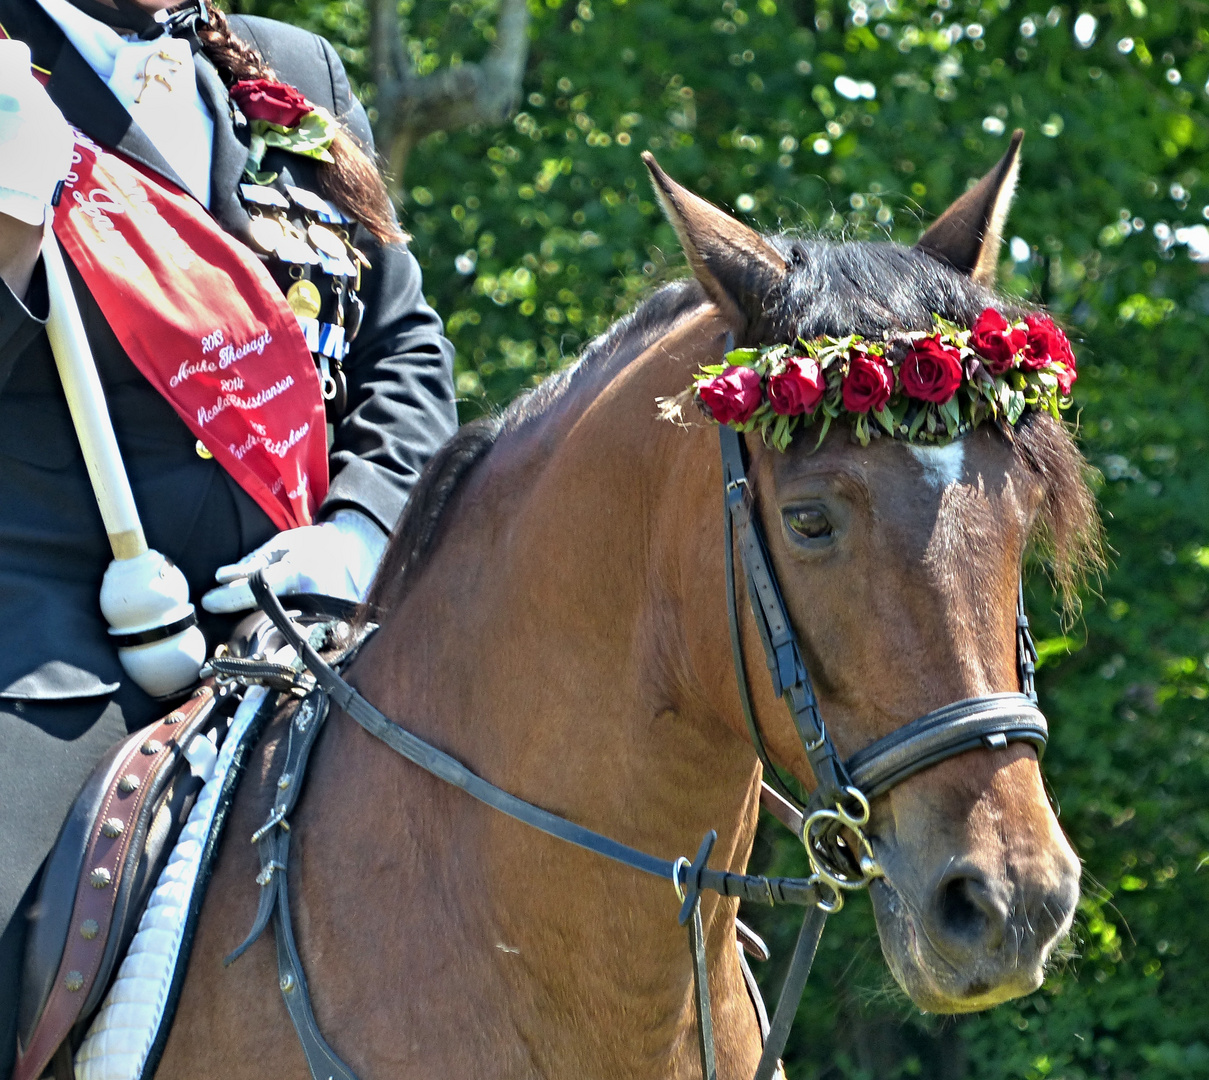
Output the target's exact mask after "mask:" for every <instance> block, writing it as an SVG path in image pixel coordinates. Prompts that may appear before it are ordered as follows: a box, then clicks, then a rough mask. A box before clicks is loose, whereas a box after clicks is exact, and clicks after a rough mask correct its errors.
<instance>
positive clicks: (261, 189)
mask: <svg viewBox="0 0 1209 1080" xmlns="http://www.w3.org/2000/svg"><path fill="white" fill-rule="evenodd" d="M239 192H240V194H241V195H242V196H243V200H244V202H246V203H254V204H255V205H257V206H271V207H274V208H275V209H278V210H288V209H289V208H290V203H289V200H288V199H287V198H286V197H285V196H284V195H282V194H281V192H280V191H278V190H277V189H276V188H271V187H265V186H264V185H263V184H240V185H239Z"/></svg>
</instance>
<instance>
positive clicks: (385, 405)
mask: <svg viewBox="0 0 1209 1080" xmlns="http://www.w3.org/2000/svg"><path fill="white" fill-rule="evenodd" d="M357 239H358V247H360V248H361V250H363V251H365V252H366V255H367V256H368V258H369V260H370V262H371V263H373V270H372V271H367V272H366V273H365V274H364V275H363V279H362V292H361V298H362V300H363V301H364V302H365V318H364V321H363V323H362V326H361V330H360V333H358V335H357V337H356V340H355V341H354V342H353V344H352V347H351V348H350V350H349V354H348V357H347V358H346V359H345V362H344V367H345V372H346V375H347V379H348V408H347V411H346V412H345V415H344V417H343V419H342V420H341V421H340V423H339V425H338V426H337V427H336V431H335V440H334V442H333V443H332V447H331V455H330V463H331V478H332V479H331V487H330V489H329V490H328V495H327V498H326V499H325V500H324V503H323V506H322V507H321V508H320V517H330V516H331V514H332V513H334V512H335V511H336V510H338V509H341V508H342V507H352V508H353V509H357V510H362V511H364V512H365V513H367V514H368V515H369V516H370V517H372V518H373V519H374V520H375V521H377V522H378V523H379V524H380V525H381V526H382V527H383V528H385V529H386V530H387V531H390V530H391V529H392V528H393V527H394V524H395V521H396V519H397V518H398V516H399V514H400V512H401V511H402V509H403V504H404V503H405V502H406V501H407V496H408V495H409V494H410V492H411V489H412V487H413V486H414V485H415V482H416V480H417V479H418V478H419V475H420V472H421V471H422V470H423V468H424V465H425V463H426V462H427V461H428V459H429V458H430V457H431V456H432V455H433V454H434V453H435V452H436V451H437V449H438V448H439V447H440V446H441V444H442V443H443V442H444V441H445V440H446V439H448V438H449V436H450V435H452V434H453V432H454V430H455V429H456V427H457V409H456V407H455V405H454V398H453V346H452V345H451V344H450V343H449V341H448V340H447V339H446V338H445V335H444V333H443V332H442V327H441V320H440V318H438V316H437V313H436V312H435V311H433V310H432V308H431V307H429V306H428V304H427V303H426V302H425V300H424V294H423V291H422V283H421V279H420V267H419V264H418V263H417V262H416V260H415V258H414V257H413V256H412V254H411V252H409V251H408V250H407V249H406V248H405V247H404V246H403V245H402V244H393V245H391V246H390V247H389V248H383V247H381V246H380V245H375V244H372V243H371V242H370V240H369V236H368V234H366V233H364V231H363V230H358V236H357Z"/></svg>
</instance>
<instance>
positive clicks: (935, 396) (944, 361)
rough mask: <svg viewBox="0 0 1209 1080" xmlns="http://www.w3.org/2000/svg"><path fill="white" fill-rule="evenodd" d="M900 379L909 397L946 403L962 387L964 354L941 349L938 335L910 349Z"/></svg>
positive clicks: (944, 346)
mask: <svg viewBox="0 0 1209 1080" xmlns="http://www.w3.org/2000/svg"><path fill="white" fill-rule="evenodd" d="M898 378H899V381H900V382H901V383H902V387H903V390H904V391H906V393H907V395H908V396H909V397H913V398H918V399H919V400H920V401H935V402H937V403H943V402H945V401H948V400H949V398H951V397H952V396H953V395H954V394H955V393H957V388H958V387H959V386H960V385H961V379H962V370H961V353H960V352H958V351H957V350H956V349H954V348H953V347H952V346H950V345H942V344H941V341H940V337H939V335H933V336H932V337H927V338H923V339H921V340H920V341H916V342H914V343H913V344H912V345H911V348H910V349H909V350H908V352H907V355H906V356H905V357H904V358H903V366H902V367H901V368H900V369H899V372H898Z"/></svg>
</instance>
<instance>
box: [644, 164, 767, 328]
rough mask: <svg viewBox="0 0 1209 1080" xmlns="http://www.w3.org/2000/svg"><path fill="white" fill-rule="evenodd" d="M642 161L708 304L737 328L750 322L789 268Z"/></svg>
mask: <svg viewBox="0 0 1209 1080" xmlns="http://www.w3.org/2000/svg"><path fill="white" fill-rule="evenodd" d="M642 160H643V161H644V162H645V163H646V167H647V168H648V169H649V170H650V173H651V182H652V184H653V185H654V188H655V194H656V195H657V196H658V197H659V202H660V203H661V204H662V205H663V212H664V214H665V215H666V216H667V219H668V221H670V222H671V224H672V227H673V228H674V229H675V230H676V234H677V235H678V236H679V237H680V246H681V247H683V248H684V254H685V255H686V256H687V257H688V262H689V266H691V267H692V270H693V274H694V275H695V276H696V278H697V280H698V281H699V282H701V284H702V285H703V286H704V287H705V291H706V292H707V293H709V296H710V299H711V300H713V301H714V302H715V303H716V304H718V306H719V307H721V308H722V309H723V311H724V312H726V313H727V314H728V315H729V316H730V317H732V318H734V319H736V321H738V322H740V323H741V324H744V325H746V324H748V323H750V322H752V321H754V320H755V319H756V318H758V317H759V316H760V314H761V313H762V311H763V308H764V304H765V301H766V298H767V296H768V293H769V291H770V290H771V289H772V288H773V287H774V286H776V285H777V284H778V283H779V282H780V281H781V280H782V279H783V278H784V277H785V274H786V271H787V270H788V269H789V264H788V263H787V262H786V261H785V259H784V257H783V256H782V255H781V253H780V252H779V251H777V249H776V248H774V247H773V246H772V245H771V244H770V243H768V241H767V240H765V239H764V237H762V236H761V235H760V234H759V233H758V232H756V231H755V230H754V229H750V228H748V227H747V226H746V225H744V224H743V223H742V222H741V221H736V220H735V219H734V218H733V217H731V216H730V215H729V214H727V213H726V212H725V211H723V210H719V209H718V207H716V206H714V204H713V203H710V202H706V201H705V200H704V199H703V198H701V197H700V196H699V195H694V194H693V193H692V192H691V191H689V190H688V188H686V187H682V186H681V185H680V184H677V183H676V181H675V180H673V179H672V178H671V177H670V176H668V174H667V173H665V172H664V171H663V170H662V169H661V168H660V167H659V163H658V162H657V161H656V160H655V156H654V155H653V154H652V153H651V152H650V151H644V152H643V154H642Z"/></svg>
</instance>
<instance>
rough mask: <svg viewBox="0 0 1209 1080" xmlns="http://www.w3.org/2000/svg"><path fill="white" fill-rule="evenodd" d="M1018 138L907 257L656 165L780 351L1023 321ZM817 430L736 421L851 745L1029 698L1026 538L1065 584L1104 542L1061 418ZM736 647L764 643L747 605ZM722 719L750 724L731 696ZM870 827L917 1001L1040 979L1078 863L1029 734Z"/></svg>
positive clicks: (723, 278) (728, 305)
mask: <svg viewBox="0 0 1209 1080" xmlns="http://www.w3.org/2000/svg"><path fill="white" fill-rule="evenodd" d="M1019 143H1020V136H1019V134H1017V136H1016V137H1014V138H1013V140H1012V144H1011V147H1010V149H1009V150H1008V152H1007V154H1006V155H1005V156H1004V158H1003V159H1002V160H1001V161H1000V162H999V164H998V165H997V166H996V167H995V168H994V169H993V170H992V171H991V172H990V173H989V174H988V175H987V176H986V177H984V178H983V179H982V180H981V182H980V183H978V184H977V185H976V186H974V187H972V188H971V189H970V190H969V191H968V192H967V193H966V194H965V195H963V196H962V197H961V198H960V199H958V201H957V202H956V203H955V204H954V205H953V206H952V207H951V208H950V209H949V210H948V211H947V212H946V213H945V214H944V215H943V216H942V217H941V218H940V219H939V220H938V221H937V222H936V223H935V224H934V225H933V226H932V227H931V228H930V229H928V231H927V232H926V233H925V234H924V236H923V238H922V239H921V240H920V241H919V243H918V244H917V245H916V246H915V247H914V248H911V249H908V248H904V247H900V246H897V245H893V244H889V243H877V244H874V243H860V242H848V243H842V244H841V243H832V242H828V241H824V240H818V239H814V240H808V239H801V238H795V237H793V236H789V235H776V236H764V235H761V234H759V233H757V232H755V231H754V230H752V229H750V228H748V227H747V226H746V225H744V224H742V223H741V222H739V221H737V220H735V219H734V218H732V217H730V216H729V215H727V214H726V213H724V212H723V211H721V210H720V209H718V208H717V207H714V206H712V205H711V204H709V203H707V202H705V201H704V200H702V199H700V198H699V197H697V196H696V195H694V194H692V193H691V192H689V191H687V190H686V189H685V188H683V187H681V186H680V185H679V184H677V183H676V182H675V181H673V180H672V179H671V178H670V177H668V176H667V174H665V173H664V172H663V171H662V170H661V169H660V168H659V166H658V165H657V164H656V163H655V161H654V159H653V158H651V157H650V156H649V155H647V164H648V166H649V168H650V170H651V173H652V177H653V180H654V186H655V190H656V192H657V194H658V195H659V197H660V199H661V201H662V203H663V206H664V210H665V213H666V214H667V216H668V218H669V220H670V221H671V223H672V224H673V226H674V227H675V229H676V231H677V233H678V235H679V237H680V240H681V243H682V246H683V248H684V250H685V252H686V254H687V257H688V261H689V264H690V266H691V268H692V271H693V274H694V276H695V278H696V279H697V281H698V282H700V284H701V286H702V287H703V288H704V290H705V291H706V293H707V294H708V296H709V297H710V298H711V299H712V300H713V301H714V303H715V304H716V305H717V307H718V308H719V309H720V311H721V312H722V316H723V319H724V320H725V322H726V324H727V325H728V326H729V327H730V328H731V332H732V333H733V335H734V339H735V341H736V342H737V343H738V344H740V345H744V344H746V345H757V344H758V345H770V344H774V343H782V342H784V343H795V342H798V341H799V340H801V341H806V340H810V339H812V338H816V337H818V336H820V335H830V336H837V337H838V336H843V335H847V334H850V333H859V334H862V335H865V336H868V337H873V338H876V337H879V336H881V335H883V334H885V333H886V332H891V331H899V332H901V331H913V330H927V329H930V328H931V325H932V316H933V315H934V314H935V315H940V316H941V317H943V318H945V319H947V320H951V321H952V322H955V323H957V324H958V325H961V326H966V327H969V326H971V325H972V323H973V321H974V319H975V318H976V317H977V315H978V314H979V312H981V311H982V310H983V309H985V308H986V307H989V306H994V307H996V308H997V309H999V310H1000V311H1008V312H1012V313H1016V314H1019V313H1021V308H1020V306H1019V305H1017V304H1014V303H1013V302H1011V301H1008V300H1006V299H1004V298H1003V297H1001V296H997V295H996V294H995V293H994V292H993V283H994V276H995V267H996V263H997V261H998V251H999V245H1000V241H1001V232H1002V226H1003V222H1004V219H1005V218H1006V215H1007V211H1008V206H1009V204H1010V202H1011V199H1012V195H1013V190H1014V187H1015V181H1016V174H1017V169H1018V148H1019ZM709 359H716V355H715V356H714V357H710V358H709ZM816 442H817V435H816V434H815V433H812V431H811V430H810V429H809V428H807V430H805V431H799V433H798V435H797V436H796V437H795V438H794V440H793V442H792V443H791V444H790V446H789V448H788V449H787V450H786V451H784V452H781V451H778V450H775V449H772V448H770V447H769V446H767V445H765V443H764V442H763V441H762V440H761V439H760V437H759V436H758V435H757V434H754V433H749V434H748V435H747V436H746V444H747V452H748V454H749V455H750V468H749V475H750V477H751V486H752V489H753V492H754V496H755V499H756V503H757V508H758V513H759V517H760V518H761V520H762V523H763V529H764V535H765V536H766V537H767V544H768V546H769V549H770V555H771V559H772V562H773V564H774V566H775V572H776V576H777V578H778V579H779V584H780V589H781V591H782V593H783V595H784V600H785V603H786V606H787V607H788V610H789V613H790V616H791V619H792V622H793V623H794V626H795V628H796V630H797V633H798V637H799V640H800V642H801V647H802V652H803V654H804V658H805V660H806V666H807V667H808V669H809V671H810V674H811V675H812V677H813V681H814V686H815V688H816V691H817V695H818V700H819V704H820V709H821V715H822V716H823V717H824V718H825V721H826V724H827V726H828V728H829V730H830V732H831V734H832V737H833V738H834V741H835V743H836V745H837V747H838V749H839V750H840V752H841V753H842V755H843V756H844V757H848V756H849V755H851V754H853V753H854V752H856V751H859V750H861V749H862V748H864V747H866V746H868V745H869V744H871V743H873V742H874V741H875V740H877V739H878V738H880V737H883V736H885V735H887V734H889V733H890V732H892V731H895V730H896V729H898V728H901V727H902V726H903V725H904V724H906V723H908V722H909V721H911V720H913V719H914V718H916V717H920V716H923V715H924V714H926V713H929V712H931V711H932V710H936V709H938V708H941V707H943V706H945V705H948V704H950V703H954V702H958V701H963V700H966V699H972V698H978V697H981V696H983V695H988V694H993V693H996V692H1002V691H1017V690H1020V689H1021V686H1020V682H1019V679H1020V676H1019V673H1018V668H1017V588H1018V578H1019V574H1020V567H1021V562H1022V559H1023V557H1024V555H1025V552H1026V549H1027V547H1028V545H1029V543H1030V541H1031V540H1033V539H1034V538H1038V537H1039V538H1041V539H1042V540H1043V542H1045V543H1047V544H1048V546H1049V554H1050V556H1051V558H1052V563H1053V566H1054V568H1055V570H1056V573H1057V576H1058V578H1059V580H1060V582H1061V583H1062V584H1063V585H1065V586H1069V585H1070V584H1071V575H1072V574H1074V573H1076V572H1077V570H1078V566H1079V564H1080V562H1081V560H1083V559H1085V558H1086V557H1087V556H1088V554H1089V552H1094V542H1095V537H1096V532H1097V526H1096V523H1095V517H1094V510H1093V507H1092V503H1091V498H1090V496H1089V494H1088V491H1087V489H1086V487H1085V485H1084V483H1083V480H1082V478H1081V458H1080V456H1079V454H1078V451H1077V450H1076V449H1075V447H1074V445H1073V443H1072V441H1071V439H1070V437H1069V434H1068V433H1067V432H1066V430H1065V429H1064V428H1063V427H1062V426H1061V424H1060V423H1059V422H1058V421H1056V420H1054V419H1053V418H1052V417H1050V416H1047V415H1041V414H1039V413H1031V414H1026V415H1025V416H1024V417H1023V418H1022V419H1021V420H1020V422H1019V423H1018V424H1017V425H1015V427H1014V428H1013V427H1010V426H1008V425H1006V424H1003V425H1001V426H998V427H996V426H992V425H986V426H983V427H980V428H976V429H974V430H973V431H971V432H969V433H967V434H965V435H964V436H962V437H960V438H958V439H955V440H953V441H951V442H949V443H947V445H941V446H920V445H914V444H910V443H906V442H904V441H898V440H896V439H892V438H889V437H882V438H877V439H874V440H872V441H871V442H870V443H869V445H867V446H862V445H861V444H860V443H859V442H858V441H857V440H856V439H854V438H853V437H852V432H851V430H850V429H848V428H847V427H846V426H845V425H843V424H841V425H840V427H839V429H838V430H837V429H833V430H831V431H830V433H828V434H827V435H826V437H825V438H823V439H822V440H821V442H818V443H817V445H816ZM1093 557H1094V555H1093ZM748 614H750V613H748ZM744 647H745V648H744V651H745V652H746V653H747V655H748V656H749V657H758V656H759V655H760V642H759V639H758V638H757V636H756V633H755V630H754V626H753V625H751V620H750V618H749V619H748V625H747V627H746V632H745V634H744ZM752 682H753V686H754V688H755V690H756V693H755V697H756V702H755V704H756V709H755V713H756V717H757V721H758V725H759V728H760V730H762V732H763V735H764V738H765V740H766V742H767V746H768V749H769V752H770V754H771V757H772V759H773V761H774V762H775V763H777V764H779V765H781V766H783V767H784V768H786V769H788V770H789V771H790V773H791V774H792V775H793V776H794V777H796V779H797V780H798V781H800V782H801V783H802V784H803V785H805V786H806V787H807V788H812V787H813V786H814V783H815V778H814V776H813V775H812V771H811V768H810V764H809V762H808V761H807V755H806V752H805V750H804V748H803V746H802V743H801V741H800V740H799V738H798V734H797V732H796V731H795V729H794V727H793V725H792V724H791V723H790V721H789V718H788V716H787V714H786V711H785V709H784V708H782V707H780V706H779V705H778V703H777V702H776V700H775V699H774V698H773V696H772V694H771V692H769V691H768V687H767V684H768V680H767V679H766V678H764V677H763V675H762V673H758V674H753V675H752ZM728 715H729V716H730V717H731V718H732V720H733V723H734V726H735V730H736V732H738V733H739V734H741V735H745V732H744V729H743V724H742V720H741V719H740V718H739V717H738V711H737V710H734V709H731V710H729V712H728ZM866 832H867V835H868V837H869V840H870V841H871V844H872V848H873V852H874V854H875V856H876V860H877V862H878V863H879V864H880V868H881V870H882V871H883V873H882V876H880V877H877V878H876V879H875V880H874V881H873V882H872V886H871V890H872V896H873V901H874V906H875V911H876V915H877V925H878V930H879V934H880V936H881V941H882V948H883V952H884V954H885V956H886V959H887V962H888V964H889V966H890V968H891V970H892V972H893V973H894V975H895V977H896V979H897V980H898V982H899V983H900V985H901V986H902V987H903V989H904V990H906V991H907V992H908V994H910V996H911V998H912V999H913V1000H914V1002H915V1003H916V1004H917V1005H918V1006H920V1007H921V1008H923V1009H925V1010H930V1011H934V1012H945V1013H956V1012H966V1011H971V1010H976V1009H982V1008H986V1007H988V1006H990V1005H994V1004H996V1003H998V1002H1001V1001H1004V1000H1007V999H1009V998H1012V997H1016V996H1019V995H1021V994H1026V993H1029V992H1031V991H1033V990H1035V989H1036V988H1037V987H1038V986H1039V985H1040V984H1041V981H1042V978H1043V972H1044V968H1045V964H1046V962H1047V959H1048V958H1049V957H1050V955H1051V954H1052V953H1053V950H1054V948H1055V946H1056V945H1057V943H1058V942H1059V941H1060V940H1061V939H1062V938H1063V936H1064V935H1065V934H1066V932H1067V930H1068V928H1069V926H1070V924H1071V920H1072V917H1073V914H1074V910H1075V905H1076V902H1077V899H1078V895H1079V885H1078V883H1079V874H1080V867H1079V862H1078V859H1077V858H1076V856H1075V853H1074V851H1073V850H1072V848H1071V845H1070V843H1069V842H1068V840H1067V839H1066V837H1065V836H1064V835H1063V832H1062V830H1061V828H1060V827H1059V824H1058V821H1057V819H1056V817H1055V814H1054V811H1053V809H1052V808H1051V805H1050V802H1049V800H1048V798H1047V796H1046V791H1045V788H1044V784H1043V781H1042V777H1041V773H1040V770H1039V767H1038V760H1037V754H1036V752H1035V750H1034V748H1033V747H1031V746H1026V745H1024V744H1022V743H1012V744H1010V745H1008V746H1005V747H1002V748H986V749H981V748H980V749H976V750H971V751H969V752H965V753H961V754H960V755H958V756H955V757H951V758H949V759H948V760H945V761H943V762H940V763H939V764H935V765H933V766H931V767H930V768H927V769H924V770H923V771H920V772H918V773H917V774H915V775H914V776H911V777H910V778H909V779H907V780H905V781H904V782H902V783H901V784H898V785H896V786H894V787H893V788H891V789H890V790H889V791H888V792H886V793H885V794H884V795H882V796H881V797H880V798H877V799H876V800H874V804H873V807H872V813H871V819H870V823H869V825H868V827H867V830H866Z"/></svg>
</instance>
